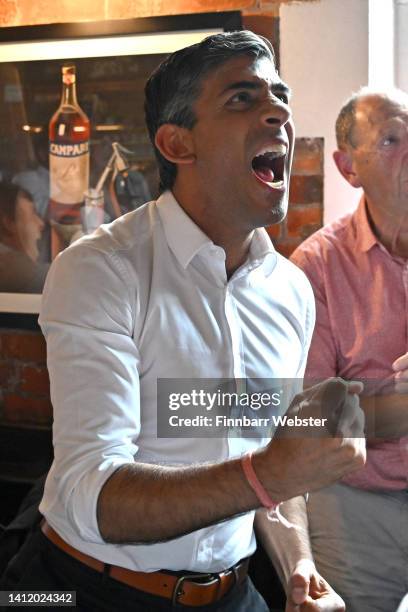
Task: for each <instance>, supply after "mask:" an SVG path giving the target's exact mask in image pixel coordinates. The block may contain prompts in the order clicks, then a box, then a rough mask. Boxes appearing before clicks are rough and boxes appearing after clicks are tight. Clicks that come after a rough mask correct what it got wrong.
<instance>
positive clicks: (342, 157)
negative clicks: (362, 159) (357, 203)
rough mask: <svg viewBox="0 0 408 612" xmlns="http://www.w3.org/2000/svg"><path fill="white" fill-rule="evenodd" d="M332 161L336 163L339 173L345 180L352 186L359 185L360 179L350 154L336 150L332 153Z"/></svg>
mask: <svg viewBox="0 0 408 612" xmlns="http://www.w3.org/2000/svg"><path fill="white" fill-rule="evenodd" d="M333 159H334V163H335V164H336V166H337V168H338V170H339V172H340V174H341V175H342V176H344V178H345V179H346V181H347V182H348V183H350V185H351V186H352V187H361V183H360V179H359V178H358V176H357V174H356V172H355V169H354V165H353V160H352V157H351V154H350V153H348V151H341V150H337V151H335V152H334V153H333Z"/></svg>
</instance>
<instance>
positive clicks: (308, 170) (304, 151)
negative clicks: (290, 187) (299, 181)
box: [292, 138, 324, 175]
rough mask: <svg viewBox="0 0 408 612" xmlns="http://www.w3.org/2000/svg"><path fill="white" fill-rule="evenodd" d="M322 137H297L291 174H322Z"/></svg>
mask: <svg viewBox="0 0 408 612" xmlns="http://www.w3.org/2000/svg"><path fill="white" fill-rule="evenodd" d="M323 143H324V140H323V138H297V139H296V146H295V156H294V158H293V167H292V175H322V174H323V156H324V151H323Z"/></svg>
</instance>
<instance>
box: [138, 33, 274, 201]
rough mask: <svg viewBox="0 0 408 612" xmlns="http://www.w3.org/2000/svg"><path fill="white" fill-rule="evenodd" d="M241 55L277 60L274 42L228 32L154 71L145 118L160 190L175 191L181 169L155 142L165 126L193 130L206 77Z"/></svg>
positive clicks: (183, 51) (173, 56)
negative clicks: (168, 124)
mask: <svg viewBox="0 0 408 612" xmlns="http://www.w3.org/2000/svg"><path fill="white" fill-rule="evenodd" d="M238 55H248V56H249V57H253V58H255V59H258V58H262V57H267V58H268V59H270V60H271V61H272V62H274V61H275V56H274V52H273V47H272V45H271V43H270V42H269V41H268V40H267V39H266V38H263V37H261V36H257V35H256V34H254V33H253V32H249V31H247V30H243V31H240V32H224V33H220V34H214V35H212V36H208V37H207V38H205V39H204V40H202V41H201V42H199V43H197V44H195V45H191V46H190V47H185V48H184V49H180V50H179V51H176V52H175V53H172V54H171V55H170V56H169V57H168V58H167V59H165V60H164V62H162V63H161V64H160V66H159V67H158V68H157V69H156V70H155V71H154V72H153V74H152V75H151V76H150V78H149V80H148V81H147V83H146V87H145V115H146V125H147V128H148V130H149V135H150V140H151V141H152V144H153V147H154V151H155V155H156V158H157V162H158V166H159V174H160V191H164V190H165V189H171V188H172V187H173V185H174V181H175V178H176V174H177V166H176V164H173V163H172V162H169V161H168V160H167V159H165V158H164V157H163V156H162V155H161V153H160V151H159V150H158V149H157V147H156V146H155V143H154V139H155V136H156V132H157V130H158V129H159V127H160V126H161V125H163V124H164V123H173V124H175V125H179V126H181V127H185V128H187V129H191V128H192V127H193V126H194V124H195V122H196V116H195V114H194V109H193V106H194V103H195V101H196V100H197V98H198V96H199V94H200V90H201V86H202V83H203V79H204V77H205V76H206V75H207V74H208V73H209V72H210V71H211V70H214V68H217V67H218V66H220V65H222V64H224V63H225V62H226V61H228V60H230V59H233V58H235V57H237V56H238Z"/></svg>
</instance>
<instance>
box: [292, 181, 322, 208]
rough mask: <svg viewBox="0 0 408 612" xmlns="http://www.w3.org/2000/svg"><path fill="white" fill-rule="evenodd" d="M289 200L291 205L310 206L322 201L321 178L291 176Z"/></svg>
mask: <svg viewBox="0 0 408 612" xmlns="http://www.w3.org/2000/svg"><path fill="white" fill-rule="evenodd" d="M289 200H290V202H291V203H292V204H311V203H313V202H322V200H323V177H322V176H292V178H291V181H290V193H289Z"/></svg>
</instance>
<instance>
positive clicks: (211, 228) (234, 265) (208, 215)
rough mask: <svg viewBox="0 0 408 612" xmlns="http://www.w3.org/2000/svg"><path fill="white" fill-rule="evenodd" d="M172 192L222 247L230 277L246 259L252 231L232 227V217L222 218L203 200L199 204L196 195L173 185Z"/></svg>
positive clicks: (215, 242)
mask: <svg viewBox="0 0 408 612" xmlns="http://www.w3.org/2000/svg"><path fill="white" fill-rule="evenodd" d="M172 192H173V195H174V197H175V198H176V200H177V202H178V203H179V205H180V206H181V208H182V209H183V210H184V212H185V213H186V214H187V215H188V216H189V217H190V218H191V219H192V220H193V221H194V223H195V224H196V225H197V226H198V227H199V228H200V229H201V230H202V231H203V232H204V233H205V234H206V236H208V238H210V239H211V240H212V241H213V242H214V244H216V245H217V246H219V247H221V248H222V249H224V251H225V256H226V259H225V268H226V272H227V277H228V278H230V277H231V276H232V275H233V274H234V272H235V271H236V270H237V269H238V268H239V267H240V266H242V264H243V263H244V262H245V261H246V259H247V257H248V254H249V249H250V246H251V241H252V237H253V234H254V232H253V231H250V230H248V231H242V230H241V231H239V230H238V229H237V228H234V226H233V220H232V219H231V220H228V221H227V220H223V219H222V216H221V215H218V214H216V213H214V210H217V207H215V206H207V205H206V203H205V202H203V203H202V205H201V206H199V205H198V203H199V199H198V198H199V196H198V195H197V196H196V197H194V196H193V195H191V194H189V193H186V192H185V190H182V189H180V188H179V187H174V188H173V189H172ZM191 202H194V205H193V206H191V205H190V203H191ZM220 212H221V211H220Z"/></svg>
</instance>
